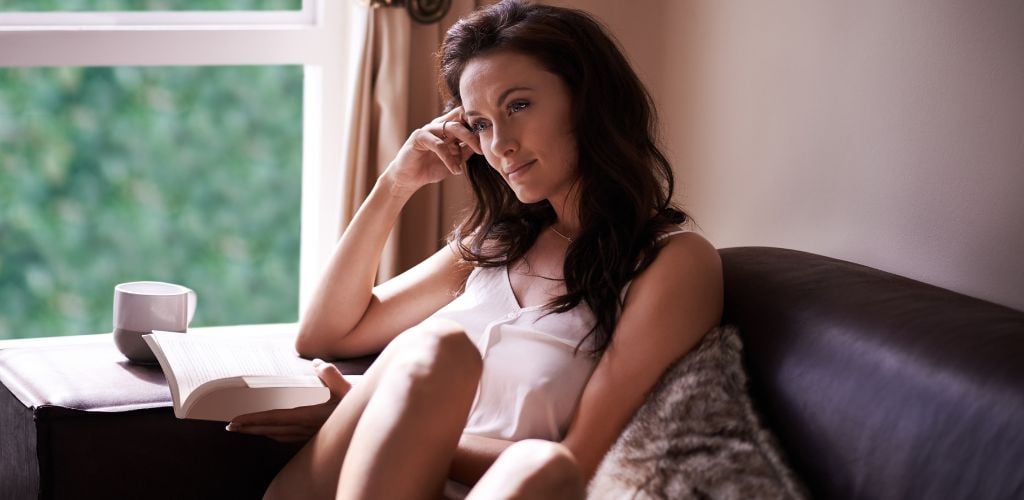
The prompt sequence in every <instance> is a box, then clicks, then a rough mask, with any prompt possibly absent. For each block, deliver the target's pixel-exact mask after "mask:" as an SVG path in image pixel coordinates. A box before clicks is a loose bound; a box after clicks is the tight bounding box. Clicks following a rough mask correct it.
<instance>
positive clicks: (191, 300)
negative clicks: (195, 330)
mask: <svg viewBox="0 0 1024 500" xmlns="http://www.w3.org/2000/svg"><path fill="white" fill-rule="evenodd" d="M198 298H199V297H198V296H197V295H196V292H195V290H192V289H191V288H189V289H188V298H186V299H185V305H186V307H187V308H188V316H186V317H185V327H186V328H188V325H190V324H191V323H192V317H193V316H195V315H196V301H197V300H198Z"/></svg>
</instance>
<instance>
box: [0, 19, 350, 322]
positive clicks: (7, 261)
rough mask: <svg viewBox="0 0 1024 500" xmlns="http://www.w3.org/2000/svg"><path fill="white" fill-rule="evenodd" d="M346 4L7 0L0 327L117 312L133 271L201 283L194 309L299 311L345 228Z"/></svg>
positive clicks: (0, 98) (0, 41) (0, 32)
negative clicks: (120, 287)
mask: <svg viewBox="0 0 1024 500" xmlns="http://www.w3.org/2000/svg"><path fill="white" fill-rule="evenodd" d="M169 3H170V4H174V5H175V6H180V5H187V6H188V7H187V8H189V9H192V10H190V11H186V12H169V11H162V10H158V9H163V8H167V4H169ZM58 4H59V5H60V7H61V8H66V9H71V10H75V12H43V11H47V10H53V9H54V8H55V7H54V6H55V5H58ZM325 7H331V8H336V9H337V12H331V11H327V10H326V9H325ZM146 9H151V10H150V11H147V12H129V10H146ZM204 9H205V10H209V11H210V12H201V11H202V10H204ZM231 9H247V10H245V11H236V10H231ZM256 9H271V10H268V11H265V12H258V11H256ZM13 10H20V12H2V11H13ZM214 10H216V12H213V11H214ZM29 11H35V12H29ZM96 11H105V12H104V13H102V14H99V13H97V12H96ZM345 14H346V13H345V11H344V10H343V7H342V6H341V5H340V3H335V2H323V1H319V2H316V1H312V0H306V1H305V2H300V1H299V0H294V1H292V0H196V1H194V2H192V3H191V4H189V3H188V2H184V1H182V2H166V1H160V0H90V1H86V0H81V1H78V2H72V1H64V0H62V1H60V2H53V1H46V0H18V1H15V2H5V3H4V4H3V7H0V206H2V207H3V208H2V210H0V339H5V338H20V337H36V336H53V335H72V334H82V333H100V332H105V331H110V329H111V324H110V322H111V302H112V293H113V286H114V285H115V284H116V283H118V282H123V281H135V280H158V281H170V282H175V283H180V284H183V285H186V286H189V287H192V288H194V289H196V291H197V293H198V295H199V307H198V308H197V312H196V318H195V320H194V321H193V323H192V325H193V326H209V325H229V324H250V323H268V322H293V321H296V320H297V318H298V312H299V310H300V303H301V301H302V300H305V297H307V296H308V295H309V292H310V288H311V285H312V284H313V283H314V281H315V276H316V275H317V274H318V270H319V268H320V266H321V264H322V263H323V262H324V261H325V259H326V258H327V256H328V255H329V253H330V250H331V247H332V246H333V241H334V239H335V237H336V236H337V226H338V220H337V215H336V212H337V211H338V210H337V207H338V204H337V200H338V196H339V193H340V186H339V185H338V180H339V179H340V173H339V172H336V170H337V168H336V166H337V165H338V164H340V157H341V152H340V151H339V150H338V149H339V148H338V147H337V146H336V142H333V143H328V141H323V140H321V137H323V136H324V134H331V135H332V136H334V135H337V134H339V133H340V132H341V131H342V129H343V126H342V124H343V122H342V119H343V114H342V113H341V110H340V109H338V108H339V106H338V104H339V103H341V102H343V100H344V95H345V90H346V88H345V85H344V78H343V76H344V73H345V70H346V68H347V65H346V62H345V61H346V59H345V56H346V53H345V52H346V51H344V50H340V49H341V48H342V47H343V44H344V43H345V41H344V37H342V36H341V33H342V32H343V30H342V23H343V22H344V21H345V19H346V16H345ZM325 89H329V90H325ZM325 105H328V106H331V107H332V108H333V109H328V108H327V107H325ZM330 166H334V168H330Z"/></svg>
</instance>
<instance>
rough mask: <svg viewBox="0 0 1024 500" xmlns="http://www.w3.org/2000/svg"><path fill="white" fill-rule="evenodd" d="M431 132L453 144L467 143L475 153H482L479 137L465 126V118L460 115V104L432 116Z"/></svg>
mask: <svg viewBox="0 0 1024 500" xmlns="http://www.w3.org/2000/svg"><path fill="white" fill-rule="evenodd" d="M429 128H430V129H431V132H433V133H434V135H436V136H437V137H439V138H441V140H443V141H445V142H450V143H455V144H459V143H461V144H469V147H470V148H471V149H472V150H473V151H474V152H475V153H476V154H480V155H482V154H484V153H483V150H481V149H480V137H479V136H477V135H476V134H474V133H473V131H472V130H470V129H469V128H468V127H467V126H466V120H465V118H464V117H463V116H462V106H457V107H455V108H454V109H452V110H451V111H449V112H447V113H445V114H443V115H441V116H439V117H437V118H434V120H432V121H431V122H430V126H429Z"/></svg>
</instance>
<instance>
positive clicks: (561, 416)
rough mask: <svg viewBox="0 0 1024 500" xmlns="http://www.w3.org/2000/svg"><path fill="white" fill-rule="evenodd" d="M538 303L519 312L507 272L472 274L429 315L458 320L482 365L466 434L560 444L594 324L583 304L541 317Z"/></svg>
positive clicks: (588, 363) (581, 382)
mask: <svg viewBox="0 0 1024 500" xmlns="http://www.w3.org/2000/svg"><path fill="white" fill-rule="evenodd" d="M544 313H545V310H544V308H543V306H542V305H537V306H531V307H519V303H518V301H517V300H516V297H515V294H514V293H513V292H512V284H511V282H510V281H509V279H508V271H507V269H506V267H505V266H501V267H478V268H475V269H473V271H472V272H471V273H470V275H469V278H468V279H467V281H466V287H465V292H463V293H462V295H460V296H459V297H457V298H456V299H455V300H453V301H452V302H451V303H449V304H448V305H447V306H445V307H443V308H442V309H441V310H439V311H437V312H436V313H434V316H435V317H440V318H447V319H450V320H453V321H456V322H458V323H459V324H461V325H462V326H463V328H465V329H466V334H467V335H468V336H469V338H470V339H472V341H473V342H474V343H475V344H476V347H477V349H479V350H480V355H481V356H482V357H483V361H484V367H483V372H482V374H481V376H480V386H479V387H478V388H477V393H476V399H475V400H474V401H473V407H472V409H471V410H470V412H469V420H468V421H467V422H466V429H465V431H464V432H465V433H467V434H474V435H478V436H486V437H493V438H500V439H507V440H510V441H519V440H521V439H527V438H539V439H547V440H551V441H560V440H561V439H562V437H563V436H564V435H565V431H566V428H567V427H568V425H569V421H570V420H571V419H572V416H573V412H575V410H576V404H577V402H578V401H579V398H580V395H581V394H582V392H583V387H584V386H585V385H586V383H587V380H589V379H590V374H591V373H592V372H593V371H594V366H595V365H596V363H597V359H596V358H593V357H591V356H588V355H587V354H586V353H587V352H588V349H589V344H590V339H588V342H587V344H584V345H583V346H581V349H580V352H579V353H578V354H576V355H573V352H574V350H575V349H576V345H577V344H578V343H579V342H580V340H582V339H583V337H584V335H586V334H587V332H589V331H590V329H591V328H592V327H593V325H594V321H595V320H594V315H593V314H592V313H591V312H590V309H589V308H588V307H587V306H586V305H585V304H580V305H579V306H577V307H575V308H573V309H571V310H569V311H565V312H563V313H552V314H548V315H544Z"/></svg>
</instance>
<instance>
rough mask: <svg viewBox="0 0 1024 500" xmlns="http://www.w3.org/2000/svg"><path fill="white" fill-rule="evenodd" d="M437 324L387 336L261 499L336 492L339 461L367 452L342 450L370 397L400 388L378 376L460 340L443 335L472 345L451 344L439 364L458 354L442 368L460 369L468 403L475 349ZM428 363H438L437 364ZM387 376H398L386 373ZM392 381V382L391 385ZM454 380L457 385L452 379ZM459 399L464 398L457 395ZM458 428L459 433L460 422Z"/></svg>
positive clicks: (475, 368)
mask: <svg viewBox="0 0 1024 500" xmlns="http://www.w3.org/2000/svg"><path fill="white" fill-rule="evenodd" d="M441 325H442V327H438V326H437V325H436V324H435V325H434V327H433V328H429V329H426V331H424V330H421V329H416V330H411V331H409V332H408V334H402V335H400V336H399V337H397V338H396V339H395V340H394V341H392V342H391V344H389V345H388V347H387V348H385V349H384V351H383V352H382V353H381V355H380V356H379V357H378V358H377V361H376V362H374V364H373V366H371V367H370V369H369V370H367V372H366V375H365V376H364V377H362V379H361V380H360V381H359V383H358V384H356V385H355V386H354V387H353V388H352V389H351V390H350V391H349V392H348V394H346V395H345V397H344V398H342V400H341V402H340V403H339V404H338V407H337V408H336V409H335V410H334V412H333V413H332V414H331V416H330V418H328V419H327V421H326V422H325V423H324V425H323V427H321V429H320V431H319V432H318V433H317V434H316V435H315V436H313V438H312V439H310V441H309V442H308V443H306V445H305V446H304V447H303V448H302V449H301V450H299V452H298V453H297V454H296V455H295V456H294V457H292V459H291V461H289V462H288V464H287V465H285V467H284V468H283V469H282V470H281V471H280V472H279V473H278V475H277V477H275V478H274V481H273V482H272V483H271V484H270V487H269V488H267V491H266V493H265V496H264V498H266V499H278V498H335V497H336V495H337V493H338V491H337V487H338V478H339V474H340V471H341V469H342V467H341V466H342V463H343V462H345V463H346V464H348V463H350V459H352V458H355V457H357V456H358V455H359V454H360V453H366V451H367V450H365V449H361V448H360V449H358V453H354V454H353V453H348V452H349V448H350V443H351V441H352V439H353V434H354V433H355V431H356V428H357V425H358V424H359V422H360V419H361V418H362V416H363V414H364V412H365V410H366V409H367V407H368V405H369V404H370V401H371V400H372V399H373V398H375V397H378V396H377V394H381V396H379V397H381V398H384V399H394V398H395V397H396V396H395V395H394V394H389V393H393V392H394V391H395V390H398V391H399V392H400V391H401V390H402V389H401V384H395V383H393V382H392V383H388V384H387V387H388V388H384V387H383V384H382V381H383V380H384V379H385V377H386V376H387V375H388V374H389V373H390V372H392V371H393V370H392V368H391V367H392V365H395V364H399V365H403V366H405V367H406V368H409V367H411V366H412V365H416V363H412V362H409V361H408V359H409V358H410V357H412V358H417V357H419V358H422V359H428V360H429V359H430V358H431V357H436V358H440V357H441V356H440V352H441V351H442V350H445V349H447V348H448V346H451V345H457V344H460V342H458V341H452V338H449V337H454V338H459V337H460V336H461V338H462V339H464V341H465V342H466V343H469V345H470V347H472V348H473V352H472V355H466V354H465V349H455V350H456V351H458V352H457V353H455V354H456V355H455V356H452V355H450V354H446V355H445V356H444V358H445V361H444V363H448V362H450V361H451V360H450V359H449V358H453V357H458V358H460V359H458V360H455V363H453V365H452V366H448V367H447V369H448V371H452V370H454V369H456V368H459V369H462V370H466V373H465V375H464V376H463V378H464V379H472V380H462V381H461V382H462V384H461V385H465V384H471V385H472V391H473V392H471V393H470V395H469V397H468V399H469V400H470V403H469V404H472V398H473V395H474V394H475V390H476V384H477V383H478V381H479V366H480V365H481V362H480V356H479V354H478V353H477V351H476V347H475V346H473V345H472V343H471V342H470V341H469V340H468V339H467V338H466V337H465V334H464V333H462V331H461V329H459V328H457V325H456V324H454V323H451V324H448V325H445V324H441ZM461 358H467V359H468V360H469V361H468V362H467V361H465V360H464V359H461ZM399 359H401V360H403V361H402V362H401V363H396V360H399ZM427 364H428V365H429V364H430V363H429V362H427ZM434 364H435V365H438V366H444V365H443V364H441V363H434ZM474 374H475V375H474ZM387 378H389V379H390V378H399V379H401V377H399V376H395V377H390V376H389V377H387ZM442 378H443V377H442ZM396 385H397V386H398V387H397V388H396ZM456 385H460V384H458V383H456ZM452 395H454V394H450V395H445V394H442V396H441V397H440V398H439V400H440V401H439V402H437V406H444V405H445V403H446V402H447V401H449V396H452ZM399 397H400V396H399ZM462 399H465V398H464V397H463V398H462ZM378 406H381V405H378ZM385 410H386V408H385ZM377 411H380V410H377ZM468 413H469V410H468V406H467V409H466V411H465V413H464V414H463V415H462V417H461V418H462V421H463V423H462V425H463V426H464V424H465V422H464V421H465V418H466V414H468ZM368 425H369V424H368ZM367 432H370V431H367ZM384 432H386V431H384ZM459 433H460V434H461V427H460V429H459ZM379 437H380V438H381V439H383V438H384V436H379ZM456 442H457V437H456ZM413 447H416V446H413ZM453 450H454V447H453ZM347 455H351V456H347ZM355 461H358V460H355Z"/></svg>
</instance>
